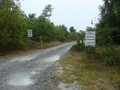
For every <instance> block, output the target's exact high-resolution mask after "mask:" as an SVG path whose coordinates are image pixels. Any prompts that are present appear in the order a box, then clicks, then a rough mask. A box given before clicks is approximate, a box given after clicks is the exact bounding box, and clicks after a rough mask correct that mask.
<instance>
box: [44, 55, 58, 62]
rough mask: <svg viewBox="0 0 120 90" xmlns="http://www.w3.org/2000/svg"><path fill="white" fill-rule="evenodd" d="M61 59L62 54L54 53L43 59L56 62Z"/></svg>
mask: <svg viewBox="0 0 120 90" xmlns="http://www.w3.org/2000/svg"><path fill="white" fill-rule="evenodd" d="M59 59H60V55H54V56H51V57H48V58H45V59H43V61H44V62H55V61H57V60H59Z"/></svg>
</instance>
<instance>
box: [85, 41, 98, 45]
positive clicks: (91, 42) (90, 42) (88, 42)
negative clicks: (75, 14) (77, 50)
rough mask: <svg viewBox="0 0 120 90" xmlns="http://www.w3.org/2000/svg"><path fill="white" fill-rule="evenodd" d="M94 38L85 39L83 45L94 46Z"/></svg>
mask: <svg viewBox="0 0 120 90" xmlns="http://www.w3.org/2000/svg"><path fill="white" fill-rule="evenodd" d="M95 44H96V43H95V40H85V46H95Z"/></svg>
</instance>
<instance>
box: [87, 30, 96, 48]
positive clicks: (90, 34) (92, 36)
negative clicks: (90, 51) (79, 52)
mask: <svg viewBox="0 0 120 90" xmlns="http://www.w3.org/2000/svg"><path fill="white" fill-rule="evenodd" d="M95 40H96V32H95V31H86V32H85V46H95V44H96V42H95Z"/></svg>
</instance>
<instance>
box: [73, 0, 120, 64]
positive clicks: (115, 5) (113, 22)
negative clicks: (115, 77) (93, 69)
mask: <svg viewBox="0 0 120 90" xmlns="http://www.w3.org/2000/svg"><path fill="white" fill-rule="evenodd" d="M103 2H104V4H103V5H102V6H100V16H101V17H100V19H99V23H97V24H96V27H95V28H91V27H87V29H86V30H87V31H96V34H97V35H96V47H86V48H85V46H84V45H83V44H80V43H79V41H78V44H77V45H74V46H73V47H72V50H73V51H83V50H85V51H86V54H87V55H88V57H89V58H90V59H91V60H94V61H96V60H99V61H102V62H104V64H105V65H109V66H111V65H120V56H119V55H120V46H119V45H120V2H119V0H103ZM83 35H84V33H82V32H81V33H80V36H83Z"/></svg>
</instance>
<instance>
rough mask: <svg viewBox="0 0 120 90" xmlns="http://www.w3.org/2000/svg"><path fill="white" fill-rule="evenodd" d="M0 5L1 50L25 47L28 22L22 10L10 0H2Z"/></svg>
mask: <svg viewBox="0 0 120 90" xmlns="http://www.w3.org/2000/svg"><path fill="white" fill-rule="evenodd" d="M0 7H1V8H0V50H2V51H3V50H11V49H15V48H16V49H21V48H23V47H24V45H25V44H24V43H25V42H24V36H25V29H26V22H25V21H24V19H23V18H22V15H21V14H20V10H19V9H18V7H17V6H16V5H15V4H14V2H12V1H10V0H1V1H0Z"/></svg>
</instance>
